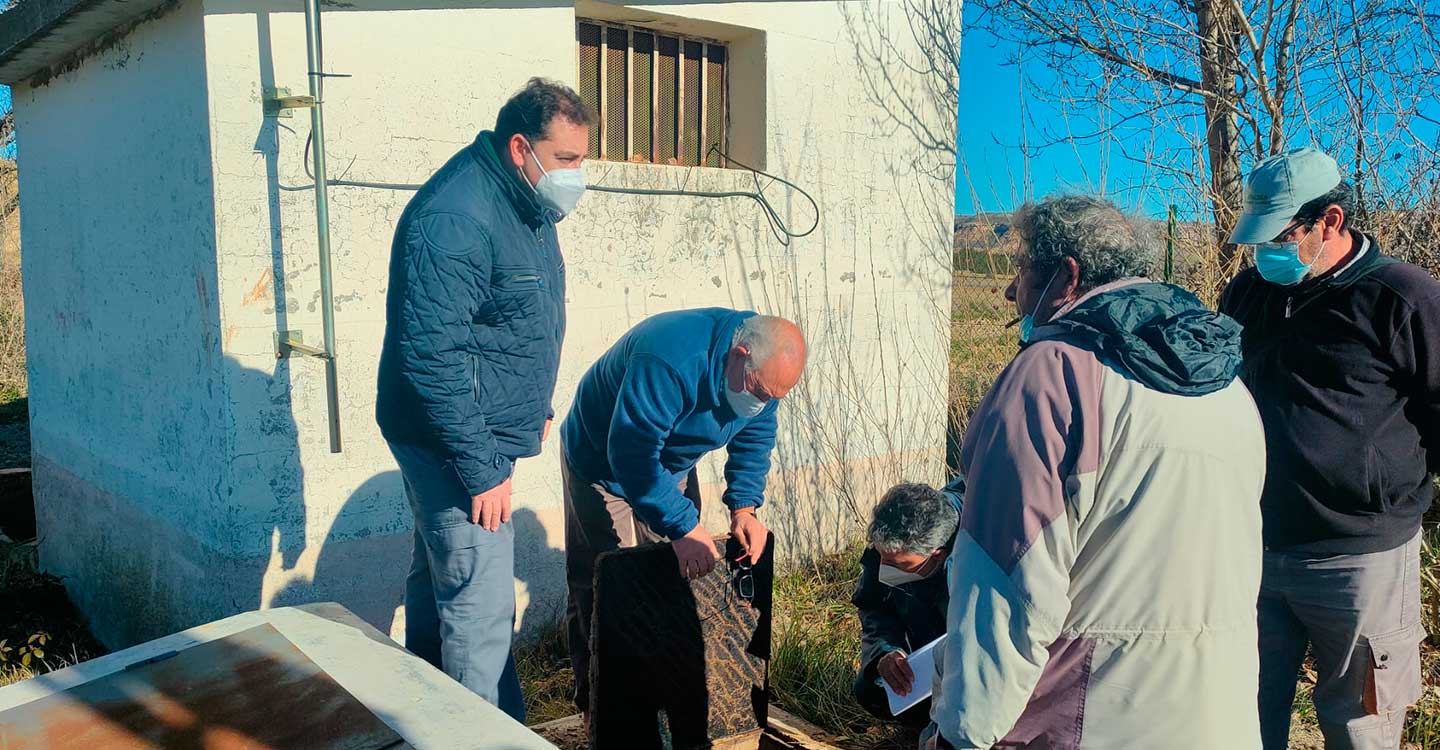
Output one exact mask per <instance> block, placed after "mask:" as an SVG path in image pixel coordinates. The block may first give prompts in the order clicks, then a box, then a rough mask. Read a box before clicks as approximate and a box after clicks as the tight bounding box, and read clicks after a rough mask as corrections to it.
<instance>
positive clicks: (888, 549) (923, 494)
mask: <svg viewBox="0 0 1440 750" xmlns="http://www.w3.org/2000/svg"><path fill="white" fill-rule="evenodd" d="M959 525H960V514H959V513H958V512H956V510H955V506H954V505H952V504H951V503H950V499H949V498H947V497H945V493H943V492H941V491H939V490H937V489H935V488H934V487H931V486H930V485H928V484H919V483H914V482H907V483H905V484H897V485H895V486H894V487H891V488H890V491H889V492H886V493H885V497H883V498H881V499H880V504H879V505H876V506H875V515H874V516H873V517H872V518H871V520H870V530H869V532H867V534H866V537H867V538H868V539H869V541H870V546H872V547H874V548H875V551H876V552H881V553H888V554H895V553H897V552H903V553H906V554H912V555H928V554H930V553H931V552H934V551H935V550H937V549H939V548H941V547H944V546H945V545H946V544H948V543H949V542H950V538H951V537H953V536H954V535H955V529H956V528H957V527H958V526H959Z"/></svg>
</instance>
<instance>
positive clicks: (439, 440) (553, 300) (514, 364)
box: [375, 132, 565, 495]
mask: <svg viewBox="0 0 1440 750" xmlns="http://www.w3.org/2000/svg"><path fill="white" fill-rule="evenodd" d="M493 139H494V136H493V134H491V133H489V132H484V133H481V134H480V136H479V137H478V138H476V139H475V142H474V143H472V144H470V145H469V146H466V147H465V148H464V149H462V150H461V151H460V153H458V154H456V155H455V156H453V157H452V158H451V159H450V161H448V162H446V164H445V166H443V167H441V169H440V171H439V172H437V173H436V174H435V176H434V177H431V178H430V180H429V181H428V182H426V183H425V185H424V187H422V188H421V189H420V191H419V192H418V193H417V194H416V195H415V197H414V198H413V199H411V201H410V204H409V205H408V206H406V208H405V213H404V214H402V215H401V217H400V224H399V226H398V227H396V229H395V241H394V244H393V246H392V247H391V251H390V288H389V290H388V292H387V295H386V301H385V342H384V347H383V349H382V350H381V353H380V374H379V393H378V395H377V398H376V403H375V418H376V421H377V422H378V423H379V425H380V432H381V433H382V434H383V435H384V436H385V439H386V440H388V441H390V442H392V443H401V444H407V445H421V446H425V447H427V448H430V449H432V450H434V451H436V452H437V453H438V454H439V455H440V456H441V457H442V458H443V459H444V460H445V461H446V462H447V463H448V465H449V466H451V467H452V468H453V469H454V471H455V472H456V474H457V475H458V476H459V479H460V481H461V483H463V484H464V486H465V488H466V490H467V491H468V492H469V493H470V494H472V495H477V494H479V493H481V492H484V491H485V490H487V489H490V488H492V487H494V486H496V485H498V484H500V483H501V482H503V481H504V480H505V479H506V478H507V477H509V476H510V471H511V466H512V464H513V462H514V461H515V459H517V458H522V457H525V456H533V455H535V454H537V453H539V452H540V438H541V431H542V430H543V428H544V424H545V420H546V419H548V418H550V417H552V416H553V415H554V412H553V410H552V409H551V406H550V399H551V396H552V395H553V394H554V391H555V374H556V370H557V368H558V366H559V361H560V345H561V342H562V341H563V340H564V338H565V261H564V259H563V258H562V257H561V255H560V246H559V243H558V242H557V239H556V236H555V222H556V221H557V220H558V217H557V215H555V214H553V213H552V212H550V211H548V210H547V209H545V208H543V207H542V206H541V205H540V204H539V203H538V202H537V201H536V199H535V194H534V191H533V190H531V188H530V186H529V185H527V184H525V183H524V182H523V181H522V178H520V177H519V176H518V175H516V174H515V172H514V171H513V170H512V169H509V168H506V167H505V166H504V165H502V163H501V161H500V155H499V154H498V153H497V152H496V150H495V148H494V146H493V145H492V143H493Z"/></svg>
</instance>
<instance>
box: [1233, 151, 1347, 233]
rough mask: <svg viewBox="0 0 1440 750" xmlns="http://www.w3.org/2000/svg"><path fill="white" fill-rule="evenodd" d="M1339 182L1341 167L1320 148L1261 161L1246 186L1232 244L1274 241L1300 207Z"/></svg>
mask: <svg viewBox="0 0 1440 750" xmlns="http://www.w3.org/2000/svg"><path fill="white" fill-rule="evenodd" d="M1340 182H1341V177H1340V167H1339V165H1337V164H1336V163H1335V160H1334V159H1332V158H1330V155H1329V154H1327V153H1325V152H1323V151H1319V150H1317V149H1313V148H1297V149H1294V150H1292V151H1286V152H1285V153H1283V154H1276V155H1275V156H1272V157H1270V158H1268V159H1266V160H1265V161H1262V162H1260V165H1259V166H1257V167H1255V171H1253V172H1251V173H1250V179H1249V180H1247V181H1246V183H1245V203H1244V206H1243V207H1242V208H1241V211H1240V218H1239V219H1238V220H1236V222H1235V230H1234V231H1232V232H1231V233H1230V241H1231V242H1237V243H1240V244H1242V245H1255V244H1259V243H1261V242H1269V241H1271V240H1273V239H1275V237H1276V235H1278V234H1280V233H1281V232H1283V231H1285V227H1287V226H1290V222H1291V221H1293V220H1294V219H1295V214H1296V213H1297V212H1299V211H1300V207H1301V206H1303V205H1305V204H1306V203H1309V202H1310V201H1313V200H1315V199H1316V198H1319V197H1320V196H1322V195H1324V194H1326V193H1328V192H1330V191H1331V190H1334V189H1335V187H1336V186H1337V185H1339V184H1340Z"/></svg>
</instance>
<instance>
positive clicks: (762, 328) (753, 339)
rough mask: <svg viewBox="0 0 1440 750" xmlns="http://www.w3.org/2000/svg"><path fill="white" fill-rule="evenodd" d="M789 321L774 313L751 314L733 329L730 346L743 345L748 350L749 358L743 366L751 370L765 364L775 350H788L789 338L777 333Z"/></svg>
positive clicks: (789, 345)
mask: <svg viewBox="0 0 1440 750" xmlns="http://www.w3.org/2000/svg"><path fill="white" fill-rule="evenodd" d="M789 323H790V321H788V320H786V319H784V318H777V317H775V316H774V315H752V316H750V317H748V318H746V319H745V320H744V321H743V322H742V323H740V327H739V328H737V329H735V338H734V339H733V340H732V341H731V343H730V346H731V347H732V348H733V347H736V346H744V347H745V348H746V349H747V350H749V352H750V360H749V361H748V362H746V363H745V366H746V368H748V369H752V370H753V369H754V368H756V367H759V366H761V365H763V364H765V361H766V360H768V359H770V355H772V354H774V353H776V352H777V351H781V350H782V349H783V350H785V351H789V350H790V348H791V343H790V340H789V339H788V338H785V337H782V336H780V335H779V333H780V329H781V327H782V326H785V325H788V324H789Z"/></svg>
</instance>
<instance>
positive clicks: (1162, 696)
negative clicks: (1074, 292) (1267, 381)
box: [927, 279, 1265, 750]
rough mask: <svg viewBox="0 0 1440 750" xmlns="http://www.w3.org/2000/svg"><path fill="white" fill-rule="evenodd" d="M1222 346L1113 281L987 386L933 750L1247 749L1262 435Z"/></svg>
mask: <svg viewBox="0 0 1440 750" xmlns="http://www.w3.org/2000/svg"><path fill="white" fill-rule="evenodd" d="M1239 338H1240V329H1239V326H1238V325H1237V324H1236V323H1235V322H1234V321H1232V320H1230V319H1229V318H1226V317H1224V316H1221V315H1218V314H1216V313H1213V312H1210V311H1208V310H1205V309H1204V308H1203V306H1202V305H1201V304H1200V302H1199V300H1197V299H1195V298H1194V297H1193V296H1192V295H1190V294H1188V293H1187V292H1184V291H1183V290H1180V289H1178V288H1177V287H1172V286H1168V285H1164V284H1156V283H1152V282H1148V281H1146V280H1143V279H1131V280H1126V281H1121V282H1117V283H1115V284H1110V285H1107V286H1104V287H1100V288H1098V289H1095V290H1094V291H1092V292H1090V293H1089V294H1087V295H1086V296H1085V297H1083V298H1082V299H1080V300H1078V301H1076V302H1075V303H1073V304H1071V305H1070V306H1068V307H1067V308H1065V309H1063V310H1062V311H1061V312H1060V313H1059V314H1058V315H1057V316H1056V318H1055V319H1054V320H1052V321H1051V322H1050V323H1048V324H1046V325H1044V326H1042V327H1040V328H1038V329H1037V330H1036V331H1035V337H1034V340H1033V342H1032V343H1031V344H1029V345H1028V346H1026V347H1025V348H1024V349H1023V350H1022V351H1021V352H1020V354H1019V355H1018V356H1017V357H1016V358H1015V360H1014V361H1013V362H1011V364H1010V365H1009V366H1008V367H1007V368H1006V369H1005V371H1004V372H1003V373H1002V374H1001V375H1000V377H999V379H998V380H997V381H996V383H995V384H994V386H993V387H992V388H991V389H990V391H989V393H988V394H987V395H986V397H985V399H984V400H983V401H982V402H981V404H980V406H979V407H978V409H977V411H976V412H975V414H974V415H973V417H972V419H971V424H970V429H969V431H968V433H967V434H966V436H965V441H964V447H963V449H962V455H961V462H962V470H963V471H964V473H965V477H966V480H967V485H968V491H967V493H966V499H965V506H964V512H963V514H962V516H961V526H960V530H959V531H958V532H957V534H956V538H955V547H954V551H953V559H954V562H953V564H952V565H951V566H950V578H949V584H950V609H949V613H948V622H947V628H948V633H949V638H948V639H947V640H946V643H945V644H944V646H945V648H944V652H943V655H941V656H940V657H939V658H938V662H937V663H938V664H939V665H940V667H939V671H940V675H939V676H938V677H937V679H936V697H935V700H934V703H933V708H932V710H931V718H932V721H933V722H934V724H935V726H932V728H931V731H930V732H929V733H928V735H927V736H928V738H929V739H928V741H929V742H930V744H931V745H932V746H935V747H947V746H949V747H955V748H990V747H1025V748H1031V749H1032V750H1040V749H1048V750H1092V749H1094V750H1100V749H1105V750H1121V749H1124V750H1144V749H1149V748H1166V749H1167V750H1172V749H1182V750H1183V749H1185V748H1195V749H1196V750H1200V749H1201V748H1204V749H1205V750H1221V749H1223V750H1250V749H1252V748H1259V747H1260V738H1259V721H1258V717H1257V709H1256V698H1255V696H1256V690H1257V681H1258V671H1259V660H1258V655H1257V653H1256V625H1255V602H1256V597H1257V595H1258V592H1259V588H1260V570H1261V556H1262V545H1261V539H1260V504H1259V501H1260V492H1261V488H1262V486H1263V484H1264V478H1265V440H1264V434H1263V431H1262V428H1261V423H1260V417H1259V414H1258V412H1257V410H1256V408H1255V403H1254V402H1253V401H1252V399H1251V397H1250V394H1249V392H1248V391H1247V390H1246V389H1245V386H1244V385H1243V384H1241V383H1240V382H1239V381H1238V380H1236V379H1235V374H1236V372H1237V370H1238V367H1239ZM937 728H938V730H939V733H940V735H942V736H943V740H942V739H940V738H939V737H935V730H936V729H937Z"/></svg>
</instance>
